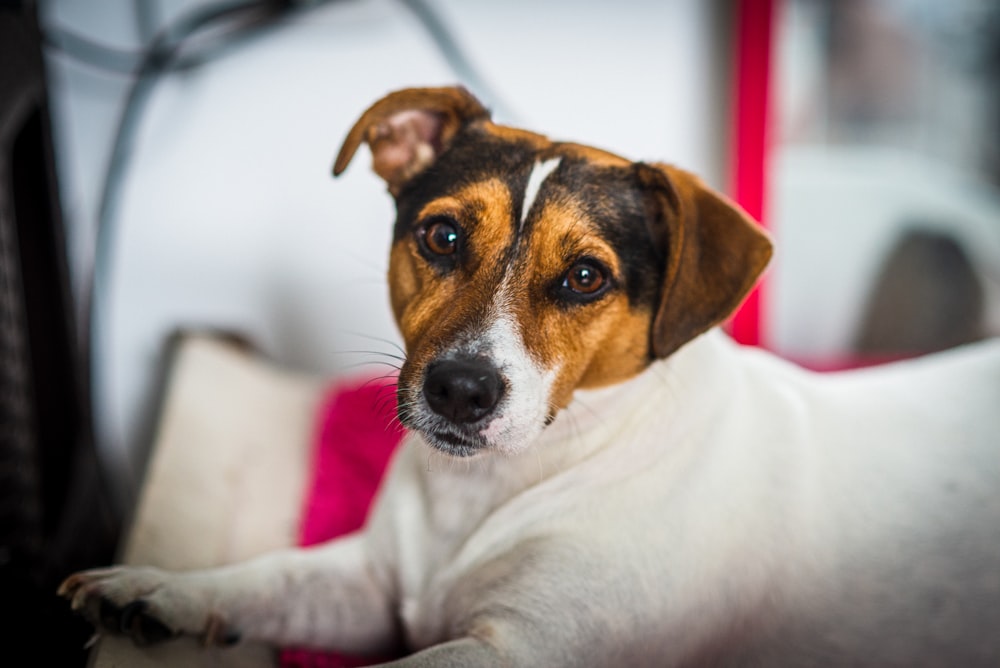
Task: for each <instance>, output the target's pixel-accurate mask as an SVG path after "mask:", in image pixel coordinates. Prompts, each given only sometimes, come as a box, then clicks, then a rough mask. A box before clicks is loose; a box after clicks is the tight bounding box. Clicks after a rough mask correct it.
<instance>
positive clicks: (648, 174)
mask: <svg viewBox="0 0 1000 668" xmlns="http://www.w3.org/2000/svg"><path fill="white" fill-rule="evenodd" d="M636 172H637V176H638V180H639V184H640V187H641V188H642V190H643V191H644V193H645V196H646V201H647V209H648V212H647V220H648V221H649V226H650V232H651V234H652V236H653V240H654V243H655V244H657V245H658V247H659V248H660V249H662V250H663V251H664V261H665V263H666V269H665V272H664V278H663V287H662V293H661V296H660V303H659V306H658V308H657V311H656V315H655V316H654V318H653V325H652V332H651V343H652V352H653V354H654V355H655V356H656V357H660V358H662V357H666V356H667V355H669V354H671V353H672V352H674V351H675V350H677V349H678V348H680V347H681V346H682V345H684V344H685V343H687V342H688V341H690V340H691V339H693V338H694V337H696V336H698V335H699V334H701V333H702V332H705V331H707V330H708V329H709V328H711V327H713V326H715V325H717V324H719V323H720V322H722V321H723V320H725V319H726V318H727V317H728V316H729V315H730V314H731V313H732V312H733V311H734V310H736V307H737V306H739V304H740V302H741V301H742V300H743V298H744V297H745V296H746V295H747V293H748V292H749V291H750V288H752V287H753V285H754V283H755V281H756V280H757V278H758V276H760V274H761V272H762V271H764V268H765V267H766V266H767V263H768V261H769V260H770V259H771V242H770V240H769V239H768V238H767V236H766V235H765V234H764V232H763V231H762V230H761V229H760V227H759V226H758V225H756V224H755V223H754V222H753V221H752V220H751V219H750V217H749V216H748V215H747V214H746V213H744V212H743V211H742V210H741V209H740V208H739V207H738V206H737V205H736V204H734V203H732V202H730V201H729V200H728V199H726V198H725V197H724V196H723V195H721V194H719V193H717V192H715V191H713V190H712V189H711V188H709V187H708V186H706V185H705V184H704V183H702V181H701V180H700V179H699V178H698V177H696V176H694V175H693V174H690V173H688V172H685V171H683V170H680V169H677V168H675V167H671V166H669V165H661V164H653V165H649V164H643V163H638V164H636Z"/></svg>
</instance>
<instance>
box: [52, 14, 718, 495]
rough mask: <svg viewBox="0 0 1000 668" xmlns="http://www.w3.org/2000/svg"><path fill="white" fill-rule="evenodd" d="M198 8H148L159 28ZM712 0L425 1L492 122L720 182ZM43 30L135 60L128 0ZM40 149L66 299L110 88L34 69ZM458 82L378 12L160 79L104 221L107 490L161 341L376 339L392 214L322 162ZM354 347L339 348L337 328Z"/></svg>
mask: <svg viewBox="0 0 1000 668" xmlns="http://www.w3.org/2000/svg"><path fill="white" fill-rule="evenodd" d="M196 4H207V3H206V2H202V3H198V2H194V1H193V0H189V1H186V2H182V1H181V0H170V1H169V2H167V1H164V2H161V3H159V5H158V7H160V9H161V12H160V13H161V15H162V16H164V17H172V16H176V15H177V13H178V12H179V11H181V10H182V9H183V8H186V7H190V6H192V5H196ZM710 4H711V3H705V2H700V1H698V0H675V1H673V2H656V1H654V0H650V1H648V2H640V1H635V0H632V1H627V2H625V1H623V2H617V3H604V2H597V1H594V2H581V1H575V2H574V1H572V0H559V1H557V2H545V3H538V2H531V1H530V0H511V1H508V2H503V3H494V2H486V1H485V0H483V1H472V2H469V1H464V2H462V1H460V0H439V1H438V2H435V3H433V6H435V7H437V8H439V9H440V11H441V13H442V16H443V18H445V20H446V21H447V22H448V23H449V24H450V25H451V26H452V27H453V28H454V30H455V33H456V35H457V36H458V38H459V41H460V43H461V44H462V45H463V46H464V47H465V48H466V49H467V51H468V53H469V54H471V57H472V61H473V62H474V64H475V65H476V66H477V67H478V68H479V69H480V70H481V72H482V73H484V74H485V76H486V78H487V79H488V80H489V81H490V82H491V83H492V85H493V87H494V89H495V90H496V91H498V93H499V95H500V97H501V98H502V100H503V102H504V103H505V104H504V105H503V107H502V109H510V110H512V111H511V113H509V114H508V113H501V115H500V117H499V118H498V120H501V121H508V122H509V121H515V122H516V123H517V124H519V125H524V126H526V127H530V128H532V129H535V130H538V131H541V132H544V133H547V134H550V135H553V136H556V137H559V138H564V139H571V140H579V141H582V142H585V143H589V144H593V145H596V146H601V147H606V148H608V149H611V150H614V151H616V152H619V153H621V154H623V155H626V156H628V157H632V158H635V159H658V160H667V161H671V162H675V163H677V164H680V165H683V166H685V167H688V168H690V169H693V170H695V171H698V172H700V173H702V174H703V175H705V176H706V177H707V178H708V179H709V181H710V182H712V183H715V184H716V185H718V184H719V182H720V181H721V177H720V160H719V152H718V149H719V146H720V144H721V140H720V136H721V134H720V127H719V125H718V122H719V121H720V120H721V119H722V115H721V114H720V112H719V110H720V109H722V108H723V104H724V101H723V100H721V99H719V92H720V91H722V90H724V86H722V85H720V83H719V82H720V77H719V74H718V72H717V71H716V68H717V67H718V51H717V49H716V46H717V45H716V44H715V43H714V42H713V39H714V36H713V32H712V31H713V28H712V20H711V18H712V17H711V16H710V15H709V7H710ZM47 17H48V19H47V20H48V22H49V23H50V24H55V23H58V24H60V25H65V26H68V27H72V28H73V29H74V30H76V31H77V32H80V33H83V34H86V35H88V36H90V37H92V38H93V39H95V40H98V41H102V42H109V43H112V44H118V45H122V46H133V47H135V46H137V45H138V44H139V43H140V39H139V38H138V37H137V31H136V28H135V22H134V20H133V17H132V15H131V3H130V2H126V1H125V0H118V1H105V2H97V3H92V2H87V3H81V2H76V1H74V0H53V2H51V3H50V4H49V5H48V11H47ZM50 63H51V71H52V78H53V84H54V87H55V89H54V103H55V112H56V122H57V127H56V142H57V146H56V149H57V155H58V158H59V160H60V168H61V173H60V176H61V178H62V181H63V183H62V186H63V194H64V199H65V202H66V214H67V220H68V224H69V226H70V242H71V246H72V247H71V259H72V261H73V265H74V268H75V274H76V276H77V279H78V282H77V285H78V289H80V288H79V286H81V285H82V284H83V282H82V280H80V279H81V277H82V276H84V275H85V272H86V269H87V266H88V263H89V258H90V254H91V245H92V238H93V231H94V221H95V219H96V210H97V204H98V198H99V189H100V186H101V180H102V178H103V169H104V165H105V160H106V156H107V151H108V146H109V144H110V138H111V133H112V132H113V129H114V124H115V122H116V110H117V106H118V104H120V99H121V98H120V96H121V94H122V92H123V90H124V84H125V81H124V80H123V79H122V78H121V77H114V76H108V75H105V74H101V73H98V72H96V71H95V70H93V69H92V68H88V67H83V66H80V65H79V64H77V63H74V62H73V61H71V60H70V59H68V58H67V57H65V56H63V55H59V54H53V55H52V57H51V60H50ZM455 80H456V75H455V74H454V73H453V72H452V71H451V70H450V69H449V67H448V66H447V64H446V62H445V61H444V60H443V58H442V57H441V55H440V54H439V52H438V50H437V49H436V47H435V46H434V45H433V43H432V42H431V41H430V39H429V37H428V35H427V33H426V32H425V31H424V29H423V28H422V27H421V26H420V24H419V23H418V22H417V21H416V20H415V19H414V17H413V16H412V15H411V14H410V13H409V12H408V10H406V9H405V8H404V7H403V6H402V5H401V4H399V3H397V2H392V1H390V0H365V1H361V0H358V1H355V2H340V3H333V4H330V5H328V6H324V7H322V8H320V9H318V10H315V11H311V12H308V13H304V14H302V15H301V16H299V17H297V18H295V19H292V20H290V21H287V22H286V23H284V24H283V25H281V26H280V27H278V28H276V29H274V30H271V31H269V32H267V33H266V34H264V35H262V36H260V37H257V38H255V39H253V40H252V41H249V42H247V43H245V44H242V45H240V46H238V47H237V48H235V49H233V50H231V51H230V52H228V53H226V54H225V55H223V56H222V57H220V58H219V59H218V60H216V61H214V62H213V63H211V64H210V65H208V66H205V67H202V68H199V69H197V70H193V71H188V72H184V73H176V74H172V75H170V76H169V77H167V78H166V79H165V80H164V81H163V82H162V83H160V84H159V86H158V87H157V89H156V90H155V92H154V95H153V97H152V99H151V100H150V103H149V105H148V107H147V108H146V111H145V113H144V115H143V117H142V121H141V127H140V129H139V134H138V138H137V141H136V142H135V145H134V147H133V151H132V152H131V154H130V156H131V157H130V162H129V171H128V173H127V177H126V179H125V181H124V183H123V188H122V191H121V197H120V200H119V202H118V205H119V206H118V216H117V217H116V219H115V223H116V228H117V234H116V237H115V247H114V256H113V257H114V264H113V266H112V267H111V269H112V273H111V278H112V281H111V283H110V286H109V292H108V301H107V302H106V306H107V308H106V309H105V310H104V317H103V319H102V321H101V323H99V324H101V325H102V326H103V327H102V331H103V332H104V334H105V335H104V336H103V337H102V341H101V348H100V352H101V356H100V358H99V360H100V366H99V368H98V369H97V371H98V376H97V378H98V383H99V384H98V386H97V388H96V390H97V401H98V416H97V417H98V423H99V427H100V435H101V437H102V438H101V443H102V446H103V454H104V455H105V457H106V459H107V461H108V463H109V466H110V467H111V468H112V470H113V471H114V472H115V473H116V474H117V476H118V479H119V480H121V481H122V488H123V490H124V496H125V497H126V498H127V497H128V495H129V493H130V492H131V491H132V490H133V488H134V484H135V479H136V476H137V474H138V473H139V471H138V468H139V465H138V462H139V461H140V460H141V458H140V457H139V452H140V450H141V447H142V446H143V445H145V444H144V443H143V442H142V435H143V433H144V431H143V428H144V420H145V419H146V417H147V416H148V414H149V410H150V408H151V406H150V401H151V396H152V381H153V379H154V377H155V372H156V364H157V361H158V359H159V356H160V355H161V354H162V352H163V344H164V341H165V338H166V337H167V336H168V335H169V333H170V332H171V331H173V330H174V329H175V328H178V327H213V328H229V329H235V330H239V331H241V332H243V333H245V334H247V335H249V336H250V337H251V338H252V339H254V340H255V341H256V342H258V343H259V344H260V345H261V347H262V348H263V349H264V350H265V351H266V352H267V353H268V354H269V355H271V356H272V357H274V358H276V359H277V360H278V361H279V362H281V363H284V364H287V365H290V366H293V367H296V368H303V369H309V370H312V371H314V372H315V373H317V374H324V375H328V376H330V377H335V376H337V375H339V374H343V373H357V372H358V371H357V369H356V368H353V367H352V365H353V364H355V363H356V362H358V361H363V360H366V359H371V356H366V355H357V354H345V351H350V350H357V349H359V348H361V349H376V350H386V349H388V346H387V344H383V343H379V342H377V341H372V340H369V339H366V338H364V337H365V335H368V336H376V337H383V338H388V339H395V338H396V333H395V329H394V327H393V325H392V323H391V320H390V317H389V313H388V305H387V301H386V298H385V290H384V285H383V274H384V271H385V256H386V249H387V243H388V235H389V231H390V226H391V222H392V217H393V210H392V203H391V200H390V198H389V197H388V195H386V194H385V193H384V189H383V186H382V184H381V182H380V181H378V179H377V178H376V177H374V175H372V174H371V173H370V172H369V171H368V169H367V166H368V161H369V158H368V155H367V154H366V153H365V152H362V153H360V154H359V157H358V158H356V162H355V164H353V165H352V166H351V169H349V170H348V172H347V173H346V175H345V176H344V177H342V178H341V179H339V180H337V181H334V180H332V179H331V177H330V173H329V171H330V166H331V164H332V159H333V156H334V154H335V152H336V151H337V149H338V147H339V143H340V141H341V140H342V138H343V136H344V134H345V133H346V131H347V129H348V128H349V127H350V125H351V124H352V123H353V121H354V120H355V119H356V118H357V116H358V114H359V113H360V112H361V111H362V110H363V109H364V108H365V107H366V106H367V105H368V104H370V103H371V102H373V101H374V100H375V99H376V98H377V97H379V96H381V95H382V94H384V93H386V92H387V91H389V90H392V89H395V88H399V87H403V86H411V85H438V84H443V83H449V82H453V81H455ZM355 333H358V334H355Z"/></svg>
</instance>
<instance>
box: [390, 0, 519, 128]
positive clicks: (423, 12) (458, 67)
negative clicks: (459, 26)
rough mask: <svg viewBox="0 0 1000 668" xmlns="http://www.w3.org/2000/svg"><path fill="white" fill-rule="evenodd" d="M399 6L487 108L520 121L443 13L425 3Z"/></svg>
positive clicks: (414, 0) (411, 0)
mask: <svg viewBox="0 0 1000 668" xmlns="http://www.w3.org/2000/svg"><path fill="white" fill-rule="evenodd" d="M399 3H400V4H401V5H403V6H404V7H406V9H408V10H409V11H410V13H411V14H413V16H415V17H416V18H417V20H418V21H419V22H420V24H421V25H422V26H423V27H424V29H425V30H426V31H427V33H428V34H429V35H430V37H431V41H432V42H434V44H435V45H436V46H437V47H438V50H439V51H440V52H441V55H442V56H443V57H444V59H445V62H447V63H448V66H449V67H451V69H452V70H454V72H455V74H457V75H458V78H459V79H460V80H461V81H462V82H464V83H465V84H466V85H467V86H468V87H469V88H470V89H471V90H472V92H473V93H474V94H475V95H476V96H477V97H479V98H480V99H482V100H483V102H485V103H486V106H487V107H489V108H491V109H493V110H494V111H495V112H497V113H498V114H499V115H500V116H502V117H504V118H505V119H506V120H508V121H509V122H513V121H516V120H517V118H518V116H517V114H516V113H514V110H513V109H511V108H510V107H509V106H508V105H507V104H505V103H504V101H503V97H502V96H500V95H499V94H497V92H496V90H495V89H494V88H493V86H491V85H490V84H489V82H487V81H486V79H485V78H484V77H483V76H482V75H481V74H480V73H479V71H478V70H477V69H476V67H475V66H474V65H473V64H472V60H471V59H470V58H469V56H468V55H467V54H466V53H465V51H463V49H462V47H461V46H459V44H458V40H457V39H456V38H455V36H454V34H453V33H452V31H451V30H450V29H449V28H448V26H447V25H446V24H445V22H444V20H443V19H442V18H441V16H440V14H438V12H436V11H435V10H434V9H432V8H431V6H430V5H429V4H428V3H427V2H425V0H399Z"/></svg>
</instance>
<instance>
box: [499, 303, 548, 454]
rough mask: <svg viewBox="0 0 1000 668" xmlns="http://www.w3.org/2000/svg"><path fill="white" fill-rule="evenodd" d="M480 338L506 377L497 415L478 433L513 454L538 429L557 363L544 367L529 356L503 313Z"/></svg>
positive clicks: (528, 442) (545, 413)
mask: <svg viewBox="0 0 1000 668" xmlns="http://www.w3.org/2000/svg"><path fill="white" fill-rule="evenodd" d="M483 338H484V340H485V342H486V349H487V350H488V351H489V354H490V357H491V359H492V360H494V362H495V363H496V364H497V368H498V369H499V371H500V373H501V375H502V376H503V377H504V379H505V380H506V384H507V392H506V397H505V399H504V400H503V402H502V404H501V405H500V406H499V407H498V410H497V411H496V417H494V418H493V420H491V421H490V423H489V424H488V425H487V426H486V427H485V428H484V429H483V430H482V431H481V432H480V434H481V435H482V436H484V437H486V439H487V440H488V442H489V443H490V444H491V446H492V447H494V448H495V449H496V450H497V452H500V453H503V454H514V453H517V452H519V451H521V450H523V449H524V448H526V447H528V446H529V445H530V444H531V442H532V441H534V439H535V438H537V436H538V434H539V433H540V432H541V430H542V426H543V425H544V423H545V417H546V415H548V412H549V394H550V392H551V389H552V382H553V381H554V380H555V377H556V375H557V373H558V367H556V368H555V369H544V368H542V367H541V366H540V365H538V364H537V363H536V362H535V361H534V360H533V359H532V358H531V356H530V355H529V354H528V351H527V350H526V349H525V347H524V343H523V342H522V339H521V336H520V333H519V332H518V330H517V325H515V324H514V323H513V322H512V321H511V320H510V318H509V316H507V315H506V314H504V315H501V316H500V317H498V318H497V319H496V320H494V321H493V322H492V323H491V324H490V326H489V329H488V330H487V331H486V335H485V336H484V337H483Z"/></svg>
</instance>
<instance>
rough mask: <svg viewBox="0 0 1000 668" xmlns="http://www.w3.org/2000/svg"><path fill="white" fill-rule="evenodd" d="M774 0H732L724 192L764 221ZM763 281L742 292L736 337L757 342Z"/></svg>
mask: <svg viewBox="0 0 1000 668" xmlns="http://www.w3.org/2000/svg"><path fill="white" fill-rule="evenodd" d="M776 2H778V0H739V1H738V2H737V3H736V8H735V12H736V16H735V22H736V23H735V31H734V33H735V34H734V38H735V42H736V43H735V48H734V49H733V55H734V61H735V62H734V63H733V67H732V74H733V79H732V104H731V109H732V114H731V128H732V129H731V137H732V141H731V144H730V151H731V152H730V156H729V181H730V186H729V192H730V194H731V195H732V197H733V199H734V200H735V201H736V202H737V203H738V204H739V205H740V206H742V207H743V208H744V209H745V210H746V211H747V213H749V214H750V215H751V216H752V217H753V218H754V220H757V221H758V222H759V223H760V224H761V225H762V226H763V227H765V228H766V227H767V185H768V178H767V166H768V152H769V142H768V140H769V130H770V127H769V126H770V123H769V117H770V110H771V104H770V103H771V100H770V92H771V85H770V84H771V54H772V51H773V48H772V47H773V36H774V33H775V31H774V16H775V3H776ZM762 292H764V296H766V292H765V291H764V290H763V286H758V287H757V288H756V289H755V290H754V291H753V292H751V293H750V295H749V296H748V297H747V299H746V301H745V302H744V303H743V306H741V307H740V309H739V310H738V311H737V312H736V314H735V315H734V316H733V318H732V321H731V322H730V332H731V333H732V335H733V338H735V339H736V340H737V341H739V342H740V343H744V344H748V345H761V344H764V343H766V341H767V339H766V336H765V335H764V334H766V332H763V331H762V330H763V329H764V327H765V323H764V322H763V314H764V311H763V309H762V305H761V302H762Z"/></svg>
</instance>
